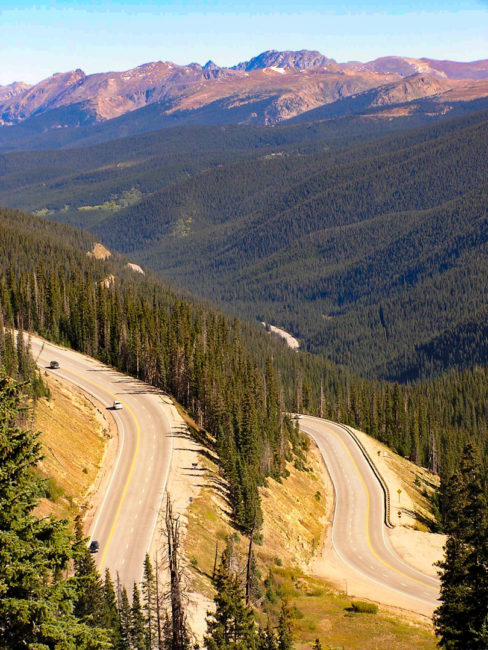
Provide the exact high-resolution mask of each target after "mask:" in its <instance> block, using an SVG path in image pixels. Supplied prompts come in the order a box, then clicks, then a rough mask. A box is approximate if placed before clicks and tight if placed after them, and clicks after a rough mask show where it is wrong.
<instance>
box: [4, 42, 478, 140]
mask: <svg viewBox="0 0 488 650" xmlns="http://www.w3.org/2000/svg"><path fill="white" fill-rule="evenodd" d="M484 97H488V59H487V60H482V61H474V62H470V63H465V62H456V61H435V60H431V59H425V58H423V59H422V58H421V59H414V58H407V57H393V56H390V57H382V58H379V59H375V60H374V61H369V62H366V63H361V62H347V63H337V62H336V61H335V60H334V59H332V58H329V57H326V56H324V55H323V54H321V53H320V52H317V51H309V50H301V51H298V52H292V51H283V52H278V51H275V50H269V51H266V52H263V53H262V54H259V55H258V56H256V57H254V58H252V59H250V60H249V61H245V62H242V63H239V64H237V65H236V66H234V67H227V68H226V67H219V66H218V65H217V64H215V63H214V62H212V61H209V62H208V63H206V64H205V65H203V66H202V65H200V64H198V63H190V64H188V65H177V64H175V63H172V62H168V61H166V62H162V61H158V62H153V63H146V64H144V65H140V66H138V67H136V68H134V69H132V70H126V71H123V72H104V73H96V74H90V75H87V74H85V72H83V70H80V69H77V70H73V71H69V72H63V73H56V74H54V75H52V76H51V77H49V78H47V79H44V80H42V81H40V82H39V83H37V84H35V85H32V86H30V85H28V84H25V83H22V82H14V83H12V84H9V85H7V86H0V148H3V149H4V150H7V149H9V148H10V149H15V148H28V147H29V144H32V143H30V141H29V142H26V143H25V146H24V147H22V146H21V145H19V142H22V141H25V140H26V139H27V140H29V138H32V136H35V135H39V134H46V133H49V132H53V131H55V130H59V129H69V130H71V131H72V130H73V129H75V130H76V129H80V128H81V129H82V128H84V127H87V126H88V127H90V126H96V125H100V124H102V123H106V122H108V121H111V120H119V121H120V120H121V118H124V122H123V131H122V132H120V130H119V131H117V136H116V137H120V136H121V135H130V134H132V133H136V132H141V131H143V130H146V131H147V130H152V129H157V128H165V127H168V126H175V125H184V124H189V123H190V124H225V123H240V124H263V125H273V124H277V123H279V122H282V121H284V120H288V119H291V118H296V117H297V116H301V118H302V119H318V116H317V115H310V116H309V113H310V112H311V111H317V110H319V111H320V110H321V109H323V108H324V107H330V106H334V109H333V112H334V113H335V114H336V115H337V114H341V113H342V112H351V111H352V112H358V111H364V110H366V109H371V108H374V109H375V110H376V113H377V114H379V113H381V112H383V113H384V115H385V117H388V118H390V117H391V107H392V106H397V105H405V104H407V105H408V104H411V103H412V102H413V103H415V102H416V101H418V100H422V99H424V98H434V99H435V102H433V103H430V104H429V106H428V109H427V108H425V110H428V111H430V112H434V113H438V114H445V113H446V112H449V110H451V108H452V105H453V104H454V103H457V102H462V101H466V100H473V99H479V98H484ZM346 100H347V101H346ZM151 107H152V110H151V111H149V112H148V109H149V108H151ZM408 110H411V107H409V108H405V106H402V109H401V112H402V111H403V113H405V111H408ZM415 110H421V111H422V110H424V108H423V107H422V106H420V107H419V106H418V105H417V106H416V108H415ZM129 116H130V117H129ZM326 116H327V115H326ZM128 118H129V119H128ZM141 123H143V124H144V126H143V127H141ZM20 127H21V128H20ZM101 139H103V138H101ZM45 146H48V147H50V146H58V145H56V144H55V143H54V145H53V143H52V142H51V141H49V142H48V143H47V144H46V145H45Z"/></svg>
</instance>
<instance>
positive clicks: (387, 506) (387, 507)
mask: <svg viewBox="0 0 488 650" xmlns="http://www.w3.org/2000/svg"><path fill="white" fill-rule="evenodd" d="M305 417H309V418H313V419H315V420H322V422H329V423H330V424H333V425H335V426H336V427H340V428H341V429H343V430H344V431H345V432H346V433H347V434H349V435H350V436H351V438H352V439H353V440H354V442H355V443H356V444H357V446H358V447H359V450H360V451H361V453H362V454H363V456H364V458H365V459H366V462H367V463H368V465H369V466H370V467H371V470H372V472H373V474H374V475H375V476H376V478H377V479H378V483H379V484H380V486H381V489H382V491H383V497H384V506H385V507H384V522H385V526H387V527H388V528H395V524H394V523H392V521H391V497H390V490H389V488H388V485H387V483H386V481H385V479H384V478H383V476H382V475H381V472H380V471H379V469H378V468H377V467H376V465H375V464H374V462H373V459H372V458H371V456H370V455H369V453H368V451H367V449H366V448H365V446H364V445H363V443H362V442H361V441H360V440H359V438H358V437H357V435H356V434H355V433H354V431H352V429H350V428H349V427H348V426H346V425H345V424H339V423H338V422H333V421H332V420H326V419H325V418H318V417H316V416H314V415H306V416H305Z"/></svg>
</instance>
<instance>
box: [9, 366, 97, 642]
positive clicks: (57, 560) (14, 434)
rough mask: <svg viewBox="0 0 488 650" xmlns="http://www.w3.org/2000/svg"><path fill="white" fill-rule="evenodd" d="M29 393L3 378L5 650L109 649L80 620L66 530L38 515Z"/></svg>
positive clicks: (35, 451) (35, 442) (37, 454)
mask: <svg viewBox="0 0 488 650" xmlns="http://www.w3.org/2000/svg"><path fill="white" fill-rule="evenodd" d="M21 388H22V387H21V386H20V385H19V384H17V383H16V382H15V381H13V380H11V379H8V378H6V377H0V647H3V648H21V647H32V648H34V647H39V648H41V647H42V648H44V647H49V648H51V647H52V648H54V647H59V648H61V647H62V648H67V649H69V650H71V649H73V650H75V648H81V649H88V648H90V649H91V648H93V649H95V648H108V647H110V643H109V640H108V635H107V633H106V631H105V630H103V629H101V628H99V627H91V626H90V627H89V626H87V625H85V624H84V623H83V622H81V621H80V620H79V619H78V618H77V617H76V615H75V613H74V602H75V601H76V599H77V594H76V586H77V585H76V581H75V580H73V579H67V580H66V579H64V578H63V577H62V574H63V573H64V572H65V570H66V569H67V567H68V563H69V561H70V558H71V556H72V547H71V537H70V534H69V531H68V528H67V525H66V522H62V521H56V520H54V519H52V518H43V519H37V518H36V517H34V516H33V515H32V510H33V509H34V507H35V505H36V503H37V499H38V498H39V497H40V496H41V494H42V493H43V488H42V484H41V482H40V481H39V479H38V478H37V477H36V474H35V472H34V471H33V470H34V468H35V466H36V464H37V463H38V461H39V459H40V443H39V439H38V435H36V434H33V433H32V432H31V431H29V430H28V429H27V428H25V426H24V425H23V421H22V415H23V414H24V415H25V413H24V412H25V397H24V396H23V395H22V392H21Z"/></svg>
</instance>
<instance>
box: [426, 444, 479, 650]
mask: <svg viewBox="0 0 488 650" xmlns="http://www.w3.org/2000/svg"><path fill="white" fill-rule="evenodd" d="M443 489H444V491H445V494H446V495H449V503H448V505H447V506H445V528H446V532H447V534H448V538H447V542H446V546H445V557H444V559H443V560H442V561H441V562H440V563H439V566H440V568H441V598H440V600H441V605H440V606H439V607H438V608H437V609H436V611H435V612H434V625H435V629H436V634H437V636H438V637H439V645H440V646H442V647H446V648H450V649H453V650H461V649H463V650H464V649H465V650H475V649H477V648H480V647H482V646H480V639H482V638H484V637H486V622H487V612H488V508H487V496H486V477H485V473H484V470H483V468H482V463H481V461H480V458H479V455H478V454H477V453H476V452H475V450H474V448H473V446H472V445H470V444H469V445H467V446H466V447H465V448H464V452H463V454H462V458H461V462H460V466H459V470H458V471H457V472H456V473H455V474H453V476H452V477H451V478H450V479H449V480H448V482H447V485H446V486H445V487H444V488H443Z"/></svg>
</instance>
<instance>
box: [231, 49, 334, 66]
mask: <svg viewBox="0 0 488 650" xmlns="http://www.w3.org/2000/svg"><path fill="white" fill-rule="evenodd" d="M331 63H335V61H334V59H329V58H327V57H326V56H324V55H323V54H321V53H320V52H316V51H310V50H300V51H299V52H291V51H289V50H286V51H285V52H278V51H276V50H267V51H266V52H262V53H261V54H259V55H258V56H255V57H253V58H252V59H250V60H249V61H243V62H242V63H239V64H238V65H236V66H235V67H234V69H235V70H247V71H249V70H260V69H262V68H271V67H275V68H296V69H297V70H309V69H311V68H319V67H322V68H323V67H326V66H327V65H329V64H331Z"/></svg>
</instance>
